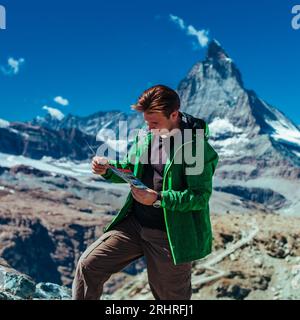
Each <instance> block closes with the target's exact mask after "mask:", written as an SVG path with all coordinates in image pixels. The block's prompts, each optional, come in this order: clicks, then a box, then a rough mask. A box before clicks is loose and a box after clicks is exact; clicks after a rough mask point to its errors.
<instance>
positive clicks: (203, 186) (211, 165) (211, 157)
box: [162, 142, 218, 212]
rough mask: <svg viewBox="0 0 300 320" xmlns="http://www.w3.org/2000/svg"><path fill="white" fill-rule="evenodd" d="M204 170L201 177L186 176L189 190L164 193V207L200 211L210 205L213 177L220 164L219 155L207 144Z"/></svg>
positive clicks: (184, 210)
mask: <svg viewBox="0 0 300 320" xmlns="http://www.w3.org/2000/svg"><path fill="white" fill-rule="evenodd" d="M204 156H205V158H204V169H203V171H202V173H201V174H199V175H186V176H184V179H185V181H186V185H187V188H186V189H185V190H182V191H175V190H166V191H163V192H162V207H163V208H166V209H168V210H170V211H179V212H186V211H193V210H195V211H200V210H202V209H205V208H206V207H207V205H208V202H209V198H210V196H211V193H212V177H213V174H214V171H215V168H216V166H217V163H218V154H217V153H216V152H215V151H214V149H213V148H212V147H211V146H210V145H209V144H208V143H207V142H206V143H205V148H204Z"/></svg>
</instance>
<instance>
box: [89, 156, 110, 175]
mask: <svg viewBox="0 0 300 320" xmlns="http://www.w3.org/2000/svg"><path fill="white" fill-rule="evenodd" d="M108 168H109V164H108V160H107V158H105V157H94V158H93V160H92V171H93V173H94V174H101V175H102V174H105V173H106V171H107V169H108Z"/></svg>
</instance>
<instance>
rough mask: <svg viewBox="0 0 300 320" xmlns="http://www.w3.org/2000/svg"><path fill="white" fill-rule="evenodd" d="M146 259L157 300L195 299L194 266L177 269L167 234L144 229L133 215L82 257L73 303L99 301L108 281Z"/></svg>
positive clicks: (150, 281) (75, 282)
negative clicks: (192, 275) (141, 258)
mask: <svg viewBox="0 0 300 320" xmlns="http://www.w3.org/2000/svg"><path fill="white" fill-rule="evenodd" d="M142 256H145V260H146V264H147V272H148V281H149V286H150V288H151V291H152V294H153V296H154V298H155V299H157V300H189V299H191V295H192V288H191V267H192V264H191V262H188V263H182V264H179V265H174V263H173V260H172V255H171V252H170V246H169V242H168V238H167V233H166V232H164V231H161V230H158V229H150V228H144V227H141V225H140V224H139V223H138V222H137V220H136V219H135V218H134V217H133V215H128V216H127V217H126V218H125V219H124V220H122V221H121V222H120V223H119V224H117V225H116V226H115V227H114V229H113V230H110V231H108V232H106V233H104V234H103V235H102V236H101V237H100V238H99V239H98V240H97V241H95V242H94V243H93V244H92V245H91V246H89V247H88V248H87V250H86V251H85V252H84V253H83V254H82V256H81V257H80V259H79V261H78V265H77V268H76V274H75V279H74V282H73V288H72V290H73V299H74V300H98V299H99V298H100V297H101V295H102V291H103V284H104V283H105V281H107V280H108V279H109V278H110V276H111V275H112V274H113V273H116V272H119V271H121V270H122V269H123V268H125V267H126V266H127V265H128V264H130V263H131V262H132V261H134V260H136V259H138V258H140V257H142Z"/></svg>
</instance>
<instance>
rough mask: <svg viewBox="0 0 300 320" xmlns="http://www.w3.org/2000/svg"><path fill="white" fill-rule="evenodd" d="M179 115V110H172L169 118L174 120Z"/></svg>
mask: <svg viewBox="0 0 300 320" xmlns="http://www.w3.org/2000/svg"><path fill="white" fill-rule="evenodd" d="M178 117H179V111H178V110H177V111H173V112H172V113H171V114H170V118H171V120H172V121H176V120H177V119H178Z"/></svg>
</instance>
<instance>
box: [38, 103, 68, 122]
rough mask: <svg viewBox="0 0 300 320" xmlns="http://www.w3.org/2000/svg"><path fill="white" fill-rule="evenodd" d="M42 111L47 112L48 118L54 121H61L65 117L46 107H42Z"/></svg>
mask: <svg viewBox="0 0 300 320" xmlns="http://www.w3.org/2000/svg"><path fill="white" fill-rule="evenodd" d="M43 110H47V111H48V113H49V114H50V116H51V117H52V118H54V119H57V120H59V121H61V120H62V119H63V118H64V117H65V115H64V114H63V113H62V112H61V111H60V110H58V109H55V108H50V107H48V106H43Z"/></svg>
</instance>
